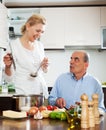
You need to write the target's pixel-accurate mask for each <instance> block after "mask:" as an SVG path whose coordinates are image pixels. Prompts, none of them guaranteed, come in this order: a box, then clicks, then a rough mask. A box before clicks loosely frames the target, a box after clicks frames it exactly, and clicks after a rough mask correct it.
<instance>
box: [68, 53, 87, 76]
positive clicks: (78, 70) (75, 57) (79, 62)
mask: <svg viewBox="0 0 106 130" xmlns="http://www.w3.org/2000/svg"><path fill="white" fill-rule="evenodd" d="M87 67H88V63H86V62H84V54H83V53H82V52H74V53H73V54H72V56H71V58H70V72H72V73H73V74H75V75H76V74H83V73H85V72H86V69H87Z"/></svg>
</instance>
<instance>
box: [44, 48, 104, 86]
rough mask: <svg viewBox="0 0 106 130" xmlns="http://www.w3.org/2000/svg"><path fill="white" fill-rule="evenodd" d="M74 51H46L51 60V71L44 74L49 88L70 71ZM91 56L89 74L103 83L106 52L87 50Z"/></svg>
mask: <svg viewBox="0 0 106 130" xmlns="http://www.w3.org/2000/svg"><path fill="white" fill-rule="evenodd" d="M73 51H74V50H73V49H72V50H71V49H69V50H68V49H67V50H59V51H46V55H47V57H48V58H49V62H50V65H49V71H48V73H46V74H44V76H45V79H46V82H47V85H48V87H49V86H53V84H54V82H55V80H56V78H57V77H58V76H59V75H60V74H61V73H64V72H67V71H69V60H70V56H71V54H72V52H73ZM86 51H87V52H88V53H89V55H90V65H89V67H88V72H89V73H91V74H92V75H94V76H95V77H97V78H98V79H99V80H100V81H101V82H104V81H106V60H105V58H106V51H105V50H104V51H101V52H99V51H98V50H86Z"/></svg>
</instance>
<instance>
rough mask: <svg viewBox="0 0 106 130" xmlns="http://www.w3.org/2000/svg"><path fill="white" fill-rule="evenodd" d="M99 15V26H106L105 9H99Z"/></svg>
mask: <svg viewBox="0 0 106 130" xmlns="http://www.w3.org/2000/svg"><path fill="white" fill-rule="evenodd" d="M100 14H101V23H100V24H101V26H106V7H101V8H100Z"/></svg>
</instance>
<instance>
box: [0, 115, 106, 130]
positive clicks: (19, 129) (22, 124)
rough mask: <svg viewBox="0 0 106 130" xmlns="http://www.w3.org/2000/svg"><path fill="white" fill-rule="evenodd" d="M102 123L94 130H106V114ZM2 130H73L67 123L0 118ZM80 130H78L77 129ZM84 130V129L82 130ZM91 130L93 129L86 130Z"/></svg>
mask: <svg viewBox="0 0 106 130" xmlns="http://www.w3.org/2000/svg"><path fill="white" fill-rule="evenodd" d="M100 120H101V123H100V125H97V126H96V127H95V128H94V129H92V130H106V114H105V116H104V117H101V118H100ZM0 130H72V129H69V124H68V123H67V121H60V120H53V119H41V120H35V119H33V118H29V119H17V120H13V119H3V118H0ZM77 130H78V129H77ZM80 130H83V129H80ZM84 130H91V129H84Z"/></svg>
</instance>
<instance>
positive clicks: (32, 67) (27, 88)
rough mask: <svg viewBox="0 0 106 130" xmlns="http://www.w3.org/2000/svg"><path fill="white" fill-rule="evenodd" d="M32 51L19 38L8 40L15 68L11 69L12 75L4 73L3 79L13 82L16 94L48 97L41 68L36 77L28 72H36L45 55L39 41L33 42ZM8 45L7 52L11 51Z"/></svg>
mask: <svg viewBox="0 0 106 130" xmlns="http://www.w3.org/2000/svg"><path fill="white" fill-rule="evenodd" d="M34 44H35V49H34V50H33V51H31V50H28V49H26V48H24V47H23V46H22V44H21V43H20V39H19V38H17V39H16V40H12V41H11V42H10V45H11V49H12V55H13V58H14V61H15V66H16V69H15V70H14V69H13V67H12V70H13V75H12V76H7V75H6V74H5V79H6V81H8V82H14V83H15V87H16V93H18V94H41V93H43V95H44V96H45V98H48V91H47V85H46V82H45V80H44V77H43V74H42V73H43V71H42V69H40V70H39V72H38V76H37V77H31V76H30V74H31V73H34V72H36V70H37V69H38V67H39V66H40V63H41V61H42V60H43V58H44V57H45V53H44V47H43V44H42V43H41V42H39V41H36V42H35V43H34ZM11 49H10V48H9V47H8V49H7V52H11Z"/></svg>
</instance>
